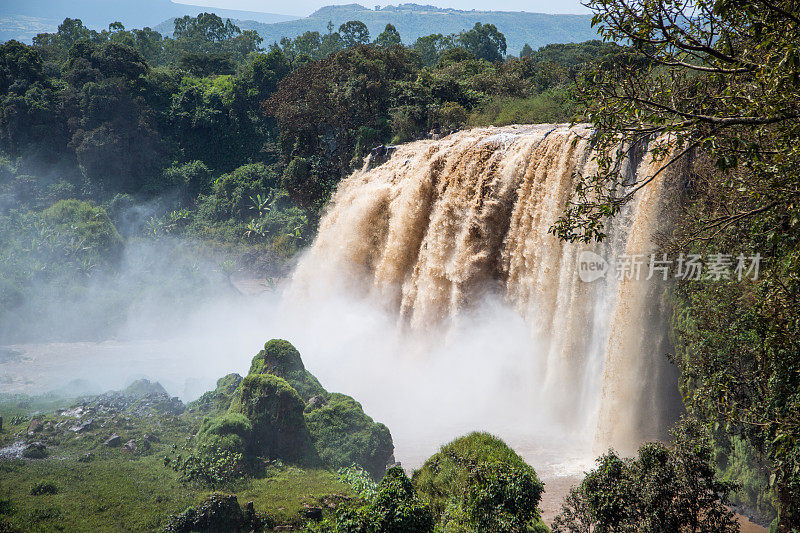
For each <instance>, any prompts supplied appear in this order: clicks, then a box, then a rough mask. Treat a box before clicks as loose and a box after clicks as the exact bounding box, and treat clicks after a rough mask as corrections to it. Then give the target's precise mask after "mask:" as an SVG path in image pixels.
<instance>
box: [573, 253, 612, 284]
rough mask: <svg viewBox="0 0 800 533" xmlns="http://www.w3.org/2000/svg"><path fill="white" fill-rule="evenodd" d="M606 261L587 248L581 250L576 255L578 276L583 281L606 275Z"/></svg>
mask: <svg viewBox="0 0 800 533" xmlns="http://www.w3.org/2000/svg"><path fill="white" fill-rule="evenodd" d="M607 273H608V261H606V260H605V259H603V258H602V257H601V256H599V255H597V254H596V253H594V252H590V251H589V250H583V251H582V252H581V253H580V254H579V255H578V277H579V278H580V280H581V281H583V282H585V283H591V282H592V281H595V280H598V279H600V278H604V277H606V274H607Z"/></svg>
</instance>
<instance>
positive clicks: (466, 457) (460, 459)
mask: <svg viewBox="0 0 800 533" xmlns="http://www.w3.org/2000/svg"><path fill="white" fill-rule="evenodd" d="M497 464H500V465H504V466H506V467H508V468H511V469H516V470H518V471H519V472H521V473H525V475H526V476H527V475H532V476H533V478H534V479H535V482H536V483H538V484H541V482H539V480H538V477H536V472H535V471H534V470H533V468H532V467H531V466H530V465H528V464H527V463H526V462H525V461H524V460H523V459H522V457H520V456H519V455H517V453H516V452H515V451H514V450H512V449H511V448H510V447H509V446H508V445H507V444H506V443H505V442H503V441H502V440H501V439H499V438H497V437H495V436H494V435H490V434H489V433H483V432H473V433H470V434H469V435H465V436H463V437H459V438H457V439H455V440H454V441H452V442H450V443H449V444H446V445H444V446H442V447H441V449H440V450H439V451H438V452H437V453H435V454H434V455H432V456H431V457H430V458H429V459H428V460H427V461H425V464H423V465H422V468H420V469H419V470H417V471H415V472H414V474H413V475H412V480H413V481H414V485H415V486H416V488H417V490H418V491H419V493H420V495H421V496H422V497H423V498H425V499H426V500H427V501H428V502H429V503H430V504H431V508H432V509H433V511H434V513H435V514H436V515H437V516H442V515H443V514H444V512H445V510H446V509H447V507H448V506H451V507H452V505H453V504H455V503H456V502H459V501H460V500H461V499H462V498H463V496H464V495H465V494H466V493H467V492H468V489H469V487H470V484H471V482H472V481H473V480H474V475H475V473H476V472H479V471H481V470H483V469H485V468H487V467H491V466H492V465H497Z"/></svg>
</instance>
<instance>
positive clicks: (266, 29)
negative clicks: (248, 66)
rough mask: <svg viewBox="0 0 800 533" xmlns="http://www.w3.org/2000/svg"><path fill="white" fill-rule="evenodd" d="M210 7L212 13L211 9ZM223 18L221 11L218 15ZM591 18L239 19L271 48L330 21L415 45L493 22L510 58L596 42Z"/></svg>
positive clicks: (391, 12) (364, 15)
mask: <svg viewBox="0 0 800 533" xmlns="http://www.w3.org/2000/svg"><path fill="white" fill-rule="evenodd" d="M210 9H211V8H209V10H210ZM214 11H215V12H216V13H217V14H219V15H220V16H222V14H221V13H220V12H219V11H218V10H214ZM591 19H592V16H591V15H546V14H544V13H528V12H525V11H461V10H458V9H442V8H438V7H434V6H423V5H418V4H401V5H399V6H387V7H384V8H382V9H378V8H376V9H369V8H366V7H364V6H362V5H359V4H349V5H343V6H328V7H323V8H322V9H319V10H317V11H315V12H314V13H312V14H311V15H309V16H308V17H306V18H302V19H296V20H292V21H287V22H278V23H273V24H264V23H259V22H257V21H252V20H242V19H239V20H237V21H235V22H236V24H237V25H238V26H239V27H240V28H242V29H248V30H256V31H257V32H258V33H259V34H260V35H261V36H262V37H263V38H264V44H265V45H268V44H271V43H273V42H277V41H280V39H281V37H296V36H297V35H300V34H301V33H304V32H306V31H318V32H320V33H323V32H325V31H326V27H327V25H328V21H332V22H333V24H334V26H335V27H336V28H338V27H339V25H340V24H342V23H343V22H347V21H348V20H360V21H361V22H363V23H364V24H366V25H367V27H368V28H369V32H370V37H371V38H373V39H374V38H375V37H377V35H378V34H379V33H380V32H382V31H383V29H384V28H385V27H386V24H393V25H394V26H395V27H396V28H397V31H398V32H400V36H401V37H402V38H403V42H404V43H406V44H411V43H413V42H414V41H415V40H416V39H417V37H421V36H423V35H430V34H431V33H442V34H445V35H446V34H450V33H458V32H460V31H461V30H464V29H469V28H471V27H473V26H474V25H475V23H476V22H482V23H491V24H494V25H495V26H497V29H499V30H500V31H501V32H503V34H505V36H506V41H507V43H508V53H509V54H513V55H518V54H519V52H520V50H521V49H522V46H523V45H524V44H525V43H529V44H530V45H531V46H532V47H533V48H534V49H536V48H538V47H540V46H544V45H546V44H551V43H570V42H581V41H587V40H590V39H597V38H598V36H597V32H596V31H595V30H593V29H592V27H591ZM154 29H155V30H157V31H159V32H161V33H162V34H165V35H169V34H171V33H172V29H173V24H172V20H167V21H164V22H163V23H161V24H159V25H158V26H156V27H155V28H154Z"/></svg>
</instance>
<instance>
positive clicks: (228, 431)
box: [196, 413, 253, 455]
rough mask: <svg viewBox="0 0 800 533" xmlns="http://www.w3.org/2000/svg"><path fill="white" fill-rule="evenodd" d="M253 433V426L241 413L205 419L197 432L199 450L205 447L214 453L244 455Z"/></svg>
mask: <svg viewBox="0 0 800 533" xmlns="http://www.w3.org/2000/svg"><path fill="white" fill-rule="evenodd" d="M252 433H253V424H252V423H251V422H250V419H248V418H247V417H246V416H245V415H243V414H241V413H225V414H224V415H222V416H217V417H214V418H206V419H205V420H203V423H202V424H201V426H200V430H199V431H198V432H197V437H196V443H197V446H198V447H199V448H203V447H207V448H208V449H210V450H211V451H214V452H220V451H224V452H230V453H241V454H242V455H244V454H245V453H246V451H247V447H248V445H249V443H250V439H251V436H252Z"/></svg>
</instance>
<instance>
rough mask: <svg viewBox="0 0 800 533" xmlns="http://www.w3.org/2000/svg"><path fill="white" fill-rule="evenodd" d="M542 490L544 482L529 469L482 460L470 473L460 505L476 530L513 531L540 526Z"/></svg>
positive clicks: (508, 532) (500, 532)
mask: <svg viewBox="0 0 800 533" xmlns="http://www.w3.org/2000/svg"><path fill="white" fill-rule="evenodd" d="M542 492H544V485H543V484H542V482H541V481H539V479H538V478H537V477H536V473H535V472H534V471H533V469H532V468H530V467H528V468H519V467H515V466H511V465H509V464H507V463H485V464H481V465H479V466H478V467H477V468H475V470H474V471H473V472H472V473H471V475H470V479H469V483H468V485H467V491H466V493H465V495H464V501H463V508H464V510H465V511H466V515H467V518H468V522H469V524H470V525H472V526H474V527H475V528H476V529H477V530H478V531H492V532H495V533H515V532H517V531H531V530H534V529H536V528H537V526H538V528H539V529H541V523H540V521H539V518H540V517H539V509H538V508H537V506H538V505H539V499H540V498H541V496H542ZM537 522H538V523H539V524H537ZM545 530H546V528H545Z"/></svg>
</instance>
